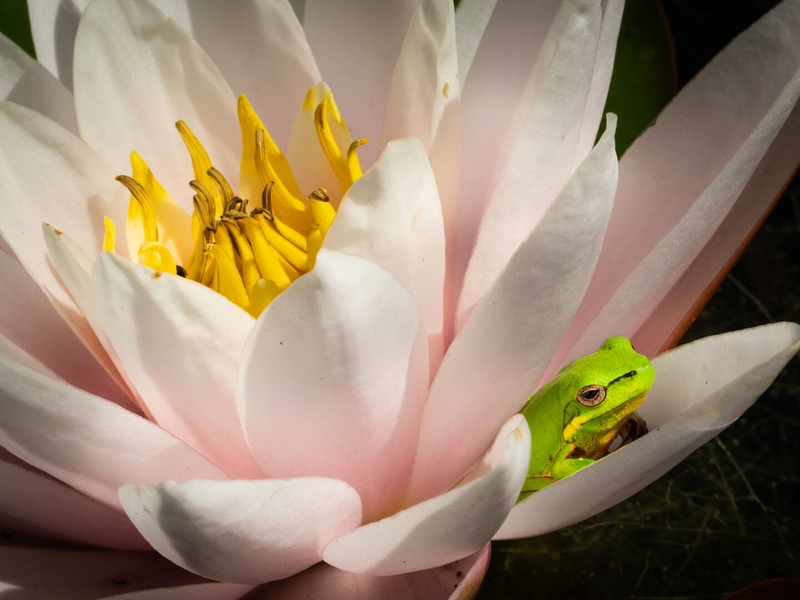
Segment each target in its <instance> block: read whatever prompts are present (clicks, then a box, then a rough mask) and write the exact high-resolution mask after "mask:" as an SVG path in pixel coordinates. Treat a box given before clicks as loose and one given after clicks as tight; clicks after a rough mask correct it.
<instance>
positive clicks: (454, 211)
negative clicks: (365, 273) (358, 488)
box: [381, 0, 461, 359]
mask: <svg viewBox="0 0 800 600" xmlns="http://www.w3.org/2000/svg"><path fill="white" fill-rule="evenodd" d="M455 35H456V31H455V13H454V9H453V3H452V2H451V1H450V0H423V1H422V2H420V4H419V6H418V7H417V10H416V11H415V12H414V16H413V18H412V19H411V26H410V27H409V29H408V33H407V34H406V40H405V44H404V45H403V49H402V51H401V52H400V56H399V58H398V59H397V64H396V65H395V68H394V74H393V75H392V83H391V87H390V93H389V102H388V105H387V107H386V115H385V117H384V121H383V134H382V141H381V147H384V146H385V145H386V144H387V143H388V142H390V141H391V140H394V139H398V138H404V137H408V136H415V137H417V138H419V139H420V140H421V141H422V144H423V145H424V147H425V150H427V152H428V155H429V157H430V163H431V167H432V168H433V173H434V175H435V177H436V187H437V188H438V190H439V198H440V200H441V203H440V204H441V212H442V215H443V218H444V230H445V240H446V242H447V256H455V252H456V239H457V227H458V202H459V199H458V191H459V190H458V179H459V172H460V171H459V166H460V162H461V161H460V152H461V102H460V99H459V96H460V85H459V81H458V59H457V57H456V37H455ZM454 268H455V263H454V262H453V261H449V264H448V273H447V284H446V287H445V307H446V311H447V314H446V316H447V317H448V318H447V319H446V323H448V324H450V323H452V315H451V312H452V307H453V306H454V304H455V298H454V297H453V296H454V295H455V291H454V285H455V279H454V277H455V272H454ZM445 336H446V337H447V338H448V340H449V339H450V338H451V337H452V332H450V331H446V332H445ZM436 358H437V359H438V356H437V357H436Z"/></svg>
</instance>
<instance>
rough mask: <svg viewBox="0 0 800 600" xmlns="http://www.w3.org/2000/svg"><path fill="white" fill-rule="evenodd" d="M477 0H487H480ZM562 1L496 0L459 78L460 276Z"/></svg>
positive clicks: (458, 268)
mask: <svg viewBox="0 0 800 600" xmlns="http://www.w3.org/2000/svg"><path fill="white" fill-rule="evenodd" d="M476 3H477V2H476ZM480 3H481V4H482V5H483V4H485V2H483V0H481V2H480ZM462 4H465V2H464V3H462ZM560 5H561V0H537V1H536V2H498V3H497V5H496V7H495V9H494V11H493V12H492V15H491V18H490V20H489V22H488V24H487V25H486V29H485V33H484V34H483V37H482V38H481V40H480V45H479V46H478V49H477V52H476V54H475V57H474V60H473V62H472V64H471V66H470V71H469V77H468V78H467V81H465V80H464V79H462V80H461V111H462V128H463V137H462V147H461V159H462V164H461V181H460V186H459V205H458V221H459V224H458V266H457V273H458V277H459V281H460V279H461V278H462V277H463V275H464V270H465V269H466V266H467V260H468V259H469V256H470V254H471V253H472V248H473V246H474V245H475V238H476V236H477V234H478V226H479V225H480V220H481V218H482V217H483V214H484V212H485V210H486V205H487V203H488V201H489V198H490V197H491V193H492V190H493V189H494V186H495V185H496V184H497V169H498V168H499V167H500V166H502V163H499V164H498V163H497V157H498V156H499V154H500V150H501V149H502V148H501V142H502V141H503V138H504V136H505V134H506V132H507V131H508V128H509V124H510V123H511V117H512V115H513V114H514V110H515V108H516V107H517V105H518V104H519V101H520V97H521V96H522V93H523V90H524V88H525V85H526V83H525V82H526V81H527V80H528V78H529V76H530V74H531V70H532V69H533V67H534V65H535V63H536V60H537V57H538V56H539V54H540V52H541V50H542V46H543V42H544V40H545V37H546V35H547V31H548V29H549V28H550V25H551V23H552V21H553V17H554V16H555V14H556V11H557V10H558V7H559V6H560ZM461 8H462V7H461V6H459V8H458V10H457V11H456V27H458V26H459V23H458V14H459V13H460V12H461ZM457 33H458V34H460V33H461V32H460V31H458V32H457ZM458 39H460V38H458ZM460 59H461V57H460V56H459V61H460ZM498 65H502V68H498ZM459 68H461V63H460V62H459ZM503 154H506V152H503ZM526 187H527V186H526Z"/></svg>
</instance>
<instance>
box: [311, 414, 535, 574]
mask: <svg viewBox="0 0 800 600" xmlns="http://www.w3.org/2000/svg"><path fill="white" fill-rule="evenodd" d="M467 439H468V438H467ZM530 445H531V437H530V431H529V430H528V423H527V421H525V419H524V418H522V417H521V416H520V415H514V416H513V417H512V418H511V419H510V420H509V421H508V422H507V423H506V424H505V425H504V426H503V427H502V428H501V429H500V432H499V433H498V434H497V438H496V440H495V443H494V445H493V447H492V448H491V449H490V451H489V453H487V456H486V457H485V459H484V463H483V464H481V465H480V467H479V469H478V470H477V472H476V473H474V474H473V476H474V477H475V478H474V479H471V480H468V481H467V482H466V483H463V484H461V485H459V486H458V487H456V488H454V489H452V490H450V491H449V492H446V493H445V494H442V495H441V496H437V497H435V498H431V499H430V500H426V501H425V502H422V503H420V504H417V505H415V506H412V507H410V508H406V509H404V510H401V511H400V512H398V513H396V514H394V515H392V516H391V517H387V518H385V519H383V520H381V521H376V522H374V523H369V524H368V525H362V526H361V527H359V528H358V529H356V530H354V531H351V532H350V533H347V534H345V535H343V536H342V537H340V538H338V539H336V540H334V541H333V542H331V543H330V544H328V546H326V548H325V550H324V552H323V553H322V559H323V560H324V561H325V562H326V563H328V564H330V565H333V566H334V567H337V568H339V569H343V570H345V571H349V572H351V573H360V574H369V575H399V574H402V573H409V572H411V571H421V570H423V569H430V568H433V567H438V566H441V565H445V564H447V563H449V562H452V561H454V560H459V559H461V558H464V557H466V556H469V555H470V554H472V553H474V552H477V551H478V550H480V549H481V548H482V547H483V546H485V545H486V542H488V541H489V539H491V537H492V536H493V535H494V534H495V533H496V532H497V530H498V529H499V527H500V525H502V523H503V521H504V520H505V519H506V517H507V515H508V513H509V511H510V510H511V509H512V507H513V506H514V503H515V502H516V500H517V497H518V496H519V491H520V489H521V488H522V484H523V482H524V481H525V476H526V474H527V471H528V463H529V461H530V447H531V446H530ZM445 457H446V455H443V456H440V457H438V458H437V460H440V461H441V460H445V459H446V458H445Z"/></svg>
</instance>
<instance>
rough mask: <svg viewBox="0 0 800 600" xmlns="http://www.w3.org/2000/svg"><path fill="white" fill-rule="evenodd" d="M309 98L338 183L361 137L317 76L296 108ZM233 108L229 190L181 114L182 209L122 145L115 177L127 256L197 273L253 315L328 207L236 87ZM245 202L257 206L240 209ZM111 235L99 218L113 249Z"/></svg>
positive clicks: (286, 275) (307, 245)
mask: <svg viewBox="0 0 800 600" xmlns="http://www.w3.org/2000/svg"><path fill="white" fill-rule="evenodd" d="M319 98H322V99H321V101H319V102H318V101H317V100H318V99H319ZM309 102H311V103H312V104H311V105H310V106H308V103H309ZM314 104H317V106H316V110H315V111H314V122H315V128H316V131H317V137H318V141H319V143H320V145H321V146H322V150H323V153H324V154H325V156H326V158H327V160H328V163H329V165H330V167H331V168H332V169H333V171H334V173H335V174H336V176H337V178H338V179H339V182H340V184H341V187H342V191H343V192H345V191H346V190H347V188H349V187H350V185H352V183H353V181H355V180H356V179H358V178H359V177H360V176H361V165H360V163H359V160H358V153H357V148H358V147H359V146H360V145H361V144H363V143H364V142H365V140H356V141H355V142H352V143H351V142H350V136H349V133H348V132H347V128H346V126H345V124H344V121H343V120H342V117H341V115H340V114H339V110H338V108H337V107H336V103H335V102H334V100H333V95H332V94H331V93H330V90H329V89H328V88H327V86H325V84H323V83H320V84H318V85H317V86H314V88H312V90H311V91H310V92H309V94H308V95H307V97H306V102H305V103H304V105H303V111H306V112H305V113H302V114H307V115H308V114H309V111H311V110H313V108H312V107H313V106H314ZM238 113H239V124H240V129H241V133H242V145H243V151H242V165H241V171H240V180H241V181H240V187H239V190H238V191H239V193H238V194H237V193H236V191H235V190H234V189H233V188H232V186H231V185H230V183H229V182H228V179H227V178H226V177H225V176H224V175H223V174H222V173H220V172H219V171H218V170H217V169H215V168H214V166H213V165H212V163H211V158H210V157H209V155H208V153H207V152H206V150H205V148H204V147H203V145H202V144H201V143H200V141H199V140H198V139H197V137H196V136H195V135H194V133H192V131H191V130H190V129H189V127H188V126H187V125H186V124H185V123H184V122H183V121H178V122H177V123H176V124H175V126H176V128H177V129H178V131H179V133H180V135H181V138H182V139H183V141H184V144H185V145H186V148H187V150H188V151H189V155H190V157H191V160H192V169H193V171H194V179H193V180H191V181H190V182H189V186H190V187H191V188H192V189H193V190H194V192H195V194H194V196H193V199H192V201H193V205H194V211H193V213H192V215H191V216H190V215H189V214H187V213H186V212H185V211H183V209H181V208H180V207H179V206H178V205H177V204H176V203H175V202H174V201H173V200H172V198H171V197H170V195H169V193H168V192H167V191H166V190H165V189H164V187H163V186H162V185H161V184H160V183H159V182H158V180H157V179H156V178H155V176H154V175H153V173H152V171H151V170H150V168H149V167H148V165H147V163H146V162H145V161H144V160H143V159H142V158H141V156H139V155H138V154H137V153H136V152H133V153H132V154H131V167H132V171H133V174H132V175H133V176H132V177H127V176H125V175H120V176H119V177H118V178H117V179H118V180H119V181H120V182H121V183H122V184H123V185H124V186H125V187H126V188H128V190H129V191H130V193H131V200H130V206H129V208H128V223H127V225H128V236H127V237H128V240H129V245H130V248H129V254H130V255H131V256H134V257H138V259H139V262H141V263H142V264H145V265H147V266H149V267H151V268H153V269H157V270H158V271H163V272H167V273H172V274H178V275H180V276H183V277H187V278H189V279H192V280H194V281H197V282H200V283H202V284H203V285H205V286H207V287H210V288H212V289H214V290H215V291H217V292H219V293H220V294H222V295H223V296H225V297H226V298H228V299H229V300H230V301H231V302H233V303H235V304H237V305H238V306H240V307H242V308H243V309H245V310H247V311H249V313H250V314H251V315H253V316H254V317H257V316H258V315H259V314H260V313H261V311H263V310H264V309H265V308H266V307H267V306H268V305H269V303H270V302H272V300H273V299H274V298H275V297H276V296H277V295H278V294H279V293H280V292H281V291H283V290H285V289H286V288H287V287H289V285H290V284H291V283H292V281H294V280H295V279H297V278H298V277H300V276H301V275H303V274H304V273H307V272H308V271H310V270H311V269H312V268H313V267H314V264H315V263H316V258H317V253H318V252H319V250H320V248H321V247H322V243H323V241H324V238H325V234H326V233H327V231H328V229H329V228H330V226H331V224H332V222H333V220H334V218H335V216H336V209H335V206H333V205H332V204H331V202H330V199H329V197H328V194H327V192H326V191H325V190H324V189H322V188H317V189H316V190H314V191H313V192H311V194H310V195H309V196H305V195H304V194H303V193H302V192H301V190H300V188H299V187H298V185H297V180H296V179H295V177H294V174H293V173H292V170H291V168H290V167H289V163H288V161H287V160H286V157H285V156H284V155H283V153H281V151H280V149H279V148H278V146H277V145H276V144H275V142H274V141H273V139H272V137H271V136H270V135H269V132H268V131H267V130H266V127H264V124H263V123H262V122H261V119H260V118H259V117H258V115H257V114H256V113H255V111H254V110H253V107H252V106H251V105H250V103H249V102H248V100H247V98H246V97H244V96H240V97H239V104H238ZM345 147H347V151H346V152H345V153H343V152H342V150H341V149H342V148H345ZM327 177H329V175H327ZM259 196H260V203H259V201H258V200H259V198H258V197H259ZM251 202H252V204H257V205H258V204H260V206H256V208H254V209H253V210H252V211H251V212H249V213H248V204H250V205H251V206H252V204H251ZM176 224H180V225H181V226H182V227H181V229H182V231H183V233H181V234H180V235H177V234H176V233H175V226H176ZM190 230H191V236H190V237H189V231H190ZM115 240H116V235H115V228H114V223H112V222H111V220H110V219H108V218H106V219H105V234H104V238H103V249H104V250H108V251H114V249H115V244H116V241H115ZM176 258H179V259H180V260H181V261H182V262H183V263H184V265H186V268H184V267H183V266H181V265H180V264H178V263H179V260H176Z"/></svg>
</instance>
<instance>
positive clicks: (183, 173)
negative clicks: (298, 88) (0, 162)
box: [75, 0, 241, 206]
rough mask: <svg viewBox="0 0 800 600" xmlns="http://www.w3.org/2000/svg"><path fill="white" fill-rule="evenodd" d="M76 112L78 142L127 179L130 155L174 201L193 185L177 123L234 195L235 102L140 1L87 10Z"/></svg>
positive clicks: (194, 48) (188, 44) (181, 35)
mask: <svg viewBox="0 0 800 600" xmlns="http://www.w3.org/2000/svg"><path fill="white" fill-rule="evenodd" d="M75 106H76V110H77V113H78V123H79V125H80V129H81V136H82V137H83V139H85V140H86V141H87V142H88V143H89V144H91V145H92V147H94V148H95V149H97V150H98V151H99V152H100V153H101V154H103V156H104V157H105V158H106V160H108V161H109V162H110V163H111V164H112V165H113V167H114V169H116V171H117V174H119V173H128V172H130V162H129V155H130V153H131V151H132V150H136V151H137V152H138V153H139V154H140V155H141V156H142V157H143V158H144V159H145V160H146V161H147V163H148V164H149V165H150V166H151V168H152V169H153V172H154V173H156V175H157V176H158V178H159V180H160V181H161V183H163V184H164V187H165V188H167V189H168V190H170V191H171V192H172V194H173V196H174V197H175V198H176V199H178V198H180V197H182V196H185V197H187V198H191V193H186V194H180V192H182V191H187V192H188V190H187V184H188V182H189V180H191V179H194V177H193V175H192V169H191V161H190V158H189V153H188V152H187V151H186V148H185V146H184V145H183V142H182V141H181V138H180V136H179V135H178V133H177V132H176V131H175V122H176V121H177V120H178V119H181V120H183V121H185V122H186V124H187V125H188V126H189V127H190V128H191V129H192V131H193V132H194V134H195V135H196V136H197V138H198V139H199V140H200V142H201V143H202V144H203V146H204V147H205V148H206V150H207V151H208V153H209V155H210V157H211V160H212V161H213V163H214V166H215V167H216V168H217V169H218V170H219V171H220V172H222V173H223V174H224V175H225V177H226V178H227V179H228V180H229V181H230V183H231V185H232V186H233V188H234V189H236V188H237V183H238V180H239V158H240V154H241V140H240V135H239V126H238V121H237V117H236V98H235V96H234V95H233V92H232V91H231V89H230V87H229V86H228V84H227V83H226V82H225V79H224V78H223V77H222V75H221V74H220V72H219V70H218V69H217V67H216V66H215V65H214V63H213V62H211V59H209V58H208V56H206V54H205V53H204V52H203V50H202V49H201V48H200V46H199V45H198V44H197V43H196V42H195V41H194V40H193V39H192V38H191V37H190V36H189V35H188V34H187V33H186V32H184V31H183V30H182V29H181V28H180V27H178V25H177V24H176V23H175V22H174V21H173V20H171V19H170V18H168V17H166V16H165V15H164V14H163V13H162V12H161V11H160V10H158V9H157V8H156V7H155V6H153V5H152V4H151V3H150V2H148V1H147V0H127V1H125V2H120V1H119V0H117V1H112V2H102V1H101V2H93V3H91V4H90V5H89V7H88V8H87V9H86V12H85V13H84V16H83V19H82V20H81V24H80V28H79V29H78V35H77V38H76V41H75ZM178 202H179V204H180V201H178ZM184 206H185V205H184Z"/></svg>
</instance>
